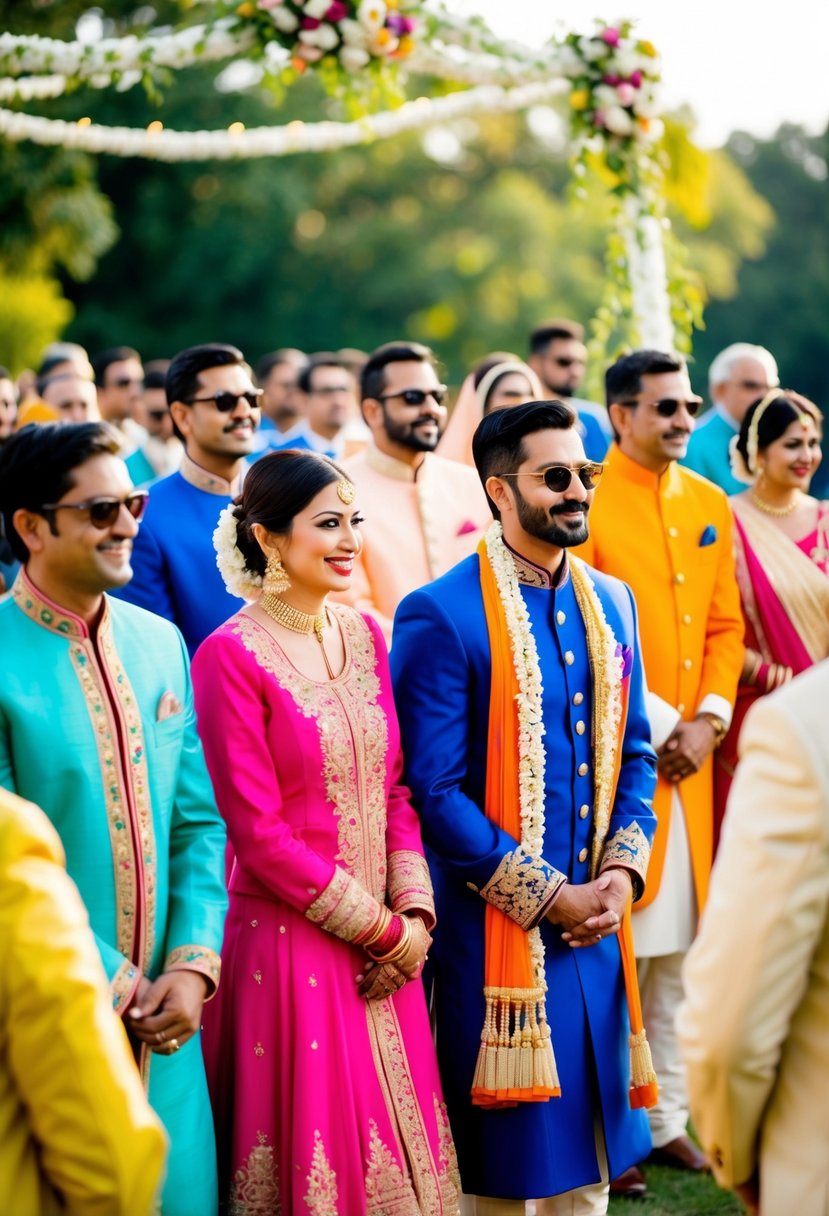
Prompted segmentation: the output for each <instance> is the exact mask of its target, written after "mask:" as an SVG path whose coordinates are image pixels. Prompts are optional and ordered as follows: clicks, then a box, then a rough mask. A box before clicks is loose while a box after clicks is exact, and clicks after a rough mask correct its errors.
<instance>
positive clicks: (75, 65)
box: [0, 0, 693, 349]
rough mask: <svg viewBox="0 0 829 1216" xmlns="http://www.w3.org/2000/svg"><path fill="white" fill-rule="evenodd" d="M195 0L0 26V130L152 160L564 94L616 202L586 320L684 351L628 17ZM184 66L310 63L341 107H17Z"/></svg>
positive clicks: (276, 146)
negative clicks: (72, 35) (124, 119)
mask: <svg viewBox="0 0 829 1216" xmlns="http://www.w3.org/2000/svg"><path fill="white" fill-rule="evenodd" d="M197 7H198V8H200V9H201V10H202V11H203V13H204V20H202V21H200V22H198V23H196V24H190V25H183V26H180V27H178V28H174V29H170V30H165V31H161V30H151V31H150V32H148V33H147V34H145V35H143V36H141V37H139V36H134V35H131V36H127V37H123V38H117V39H100V40H99V41H96V42H91V43H85V42H82V41H80V40H78V41H72V42H69V41H65V42H64V41H59V40H56V39H49V38H41V37H38V36H35V35H15V34H13V33H5V34H2V35H0V137H2V138H4V139H7V140H12V141H20V140H30V141H33V142H35V143H39V144H44V145H52V146H62V147H67V148H76V149H80V150H83V151H87V152H92V153H104V152H105V153H109V154H113V155H118V156H139V157H147V158H151V159H155V160H162V161H181V160H206V159H241V158H248V157H277V156H288V155H291V154H293V153H298V152H331V151H335V150H337V149H339V148H344V147H349V146H354V145H357V144H363V143H368V142H371V141H373V140H377V139H387V138H391V137H393V136H396V135H399V134H400V133H402V132H404V131H416V130H422V129H425V128H427V127H432V126H436V125H439V124H444V123H449V122H452V121H453V120H455V119H458V118H461V117H469V116H473V115H485V114H496V113H504V112H508V111H518V110H526V109H529V108H530V107H532V106H536V105H539V104H542V103H545V102H548V101H550V100H551V99H552V98H554V97H557V96H561V95H565V94H566V95H567V98H568V101H569V106H568V116H569V137H570V154H571V162H572V169H573V174H574V180H575V186H576V189H575V193H576V195H579V194H581V195H583V194H584V193H585V191H586V190H587V189H588V188H594V187H595V184H596V183H600V184H601V186H602V187H603V188H605V189H608V190H609V191H610V192H611V194H612V196H613V197H614V200H615V206H614V208H613V227H612V229H611V231H610V232H609V233H608V257H607V267H608V277H607V286H606V291H605V297H604V299H603V301H602V304H601V306H600V308H599V311H598V314H597V317H596V318H595V319H594V332H596V333H597V334H598V335H599V338H600V339H601V336H602V334H603V332H605V331H606V332H609V330H610V328H611V326H613V327H614V328H615V329H616V331H617V332H621V333H622V334H623V339H622V341H623V342H624V343H625V344H627V345H629V346H635V345H640V346H652V347H656V348H661V349H666V348H672V347H678V348H680V349H687V347H688V346H689V339H690V329H691V325H692V321H693V316H692V310H691V309H689V308H688V307H687V304H686V303H685V302H684V301H683V300H682V299H676V298H674V299H672V298H671V293H669V290H668V273H667V266H666V255H665V239H666V233H667V229H668V227H669V225H668V220H667V218H666V216H665V209H664V201H663V188H662V187H663V172H664V165H663V154H662V152H661V145H660V141H661V137H662V131H663V127H662V120H661V117H660V107H659V84H660V66H659V58H658V54H657V51H656V49H655V48H654V47H653V45H652V44H651V43H649V42H648V41H646V40H644V39H642V38H640V37H639V36H638V35H637V34H636V33H635V32H634V30H633V28H632V26H631V23H630V22H628V21H620V22H618V23H616V24H615V25H612V26H611V25H607V24H604V23H597V26H596V29H595V31H594V32H593V33H592V34H589V35H580V34H575V33H573V34H568V35H567V36H566V37H564V38H563V39H561V40H558V41H554V42H550V43H548V44H546V45H545V46H543V47H541V48H530V47H526V46H523V45H520V44H518V43H515V42H511V41H504V40H503V39H499V38H497V37H496V36H495V35H494V34H493V33H492V32H491V31H490V30H489V29H488V28H487V26H486V25H485V24H484V23H483V22H482V21H481V19H480V18H467V19H462V18H458V17H457V16H454V15H451V14H450V13H449V12H448V11H447V10H446V9H444V8H442V7H437V6H436V5H435V4H434V3H430V2H429V0H426V2H423V0H242V2H241V3H229V2H227V0H218V2H213V3H209V4H208V3H205V2H202V3H200V4H198V5H197ZM196 63H200V64H205V63H216V64H225V65H227V64H230V63H233V64H239V63H241V64H244V65H246V66H247V71H248V79H249V81H250V82H251V83H254V82H261V83H262V84H263V85H271V86H273V85H275V84H276V85H278V86H279V87H283V88H284V87H288V86H290V84H291V83H292V82H293V81H294V80H296V79H297V78H298V77H299V76H301V75H303V74H305V73H306V72H315V73H318V74H319V75H320V78H321V80H322V82H323V84H324V85H325V87H326V89H327V90H328V91H329V92H330V93H332V94H333V95H335V96H337V97H339V98H340V99H341V100H342V101H343V102H344V103H345V107H346V109H347V111H348V112H349V117H348V118H346V119H344V120H343V121H339V122H335V121H330V120H321V121H317V122H299V121H292V122H288V123H285V124H281V125H279V124H277V125H273V126H263V127H257V128H251V129H246V128H245V127H244V125H243V124H242V123H240V122H231V123H230V124H229V125H228V126H227V127H224V128H222V129H217V130H206V131H176V130H170V129H166V128H165V127H164V126H163V124H162V122H161V121H159V120H156V121H153V122H151V123H150V124H149V125H148V126H147V127H142V128H125V127H109V126H103V125H99V124H96V123H94V122H92V121H91V120H90V119H88V118H81V119H79V120H77V121H75V122H68V121H65V120H62V119H57V118H52V117H44V116H42V115H37V114H32V113H30V112H28V111H27V109H26V105H27V103H30V102H33V101H34V102H37V103H42V102H48V101H50V100H52V99H55V98H57V97H60V96H62V95H63V94H65V93H66V92H68V91H70V90H79V89H83V88H86V89H110V88H114V89H118V90H121V91H123V90H126V89H129V88H132V87H135V86H137V85H139V84H141V83H143V84H144V85H145V86H146V87H147V88H150V89H154V88H156V87H157V82H158V79H159V77H160V76H164V77H167V78H169V77H170V75H171V74H172V73H175V72H176V71H177V70H179V69H182V68H186V67H188V66H191V65H193V64H196ZM410 77H416V78H417V79H418V81H420V80H421V79H422V78H432V79H433V80H439V81H441V82H442V85H441V89H442V95H439V96H434V97H430V96H425V95H424V96H420V97H417V98H415V99H413V100H404V97H405V92H404V89H405V85H406V82H407V80H408V79H409V78H410ZM447 87H449V88H451V90H452V91H449V92H446V89H447Z"/></svg>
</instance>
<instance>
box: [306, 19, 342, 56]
mask: <svg viewBox="0 0 829 1216" xmlns="http://www.w3.org/2000/svg"><path fill="white" fill-rule="evenodd" d="M299 37H300V39H301V41H302V42H305V43H307V44H308V45H309V46H318V47H319V48H320V50H322V51H333V49H334V47H335V46H338V45H339V41H340V39H339V35H338V34H337V31H336V30H335V29H334V27H333V26H331V25H319V26H317V28H316V29H315V30H300V33H299Z"/></svg>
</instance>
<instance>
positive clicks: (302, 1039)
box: [193, 451, 458, 1216]
mask: <svg viewBox="0 0 829 1216" xmlns="http://www.w3.org/2000/svg"><path fill="white" fill-rule="evenodd" d="M360 522H361V520H360V515H359V511H358V502H357V499H356V491H355V487H354V486H353V485H352V483H351V482H349V481H348V480H347V479H346V477H345V476H344V474H343V473H342V472H341V471H340V470H339V469H338V468H337V466H336V465H335V464H333V463H332V462H331V461H330V460H327V459H326V458H325V457H322V456H317V455H315V454H312V453H305V452H302V453H300V452H295V451H284V452H275V453H272V454H271V455H269V456H265V457H264V458H262V459H261V460H259V461H258V462H257V463H256V464H254V465H253V467H252V468H251V470H250V472H249V473H248V475H247V478H246V480H245V484H244V489H243V491H242V494H241V495H240V497H239V498H237V499H236V501H235V504H233V505H231V506H229V507H227V508H226V509H225V511H224V512H223V513H222V516H221V518H220V521H219V526H218V528H217V530H216V534H215V537H214V541H215V543H216V548H217V553H218V562H219V567H220V569H221V570H222V573H223V574H224V576H225V581H226V582H227V583H228V585H229V589H230V588H232V589H233V593H234V594H237V595H244V596H245V598H247V599H249V600H252V599H254V598H255V597H258V598H255V602H254V603H251V604H249V605H248V606H247V607H245V608H244V609H243V610H242V611H241V612H239V613H238V614H237V615H236V616H234V617H232V618H231V619H230V620H229V621H227V622H226V624H224V625H222V626H221V627H220V628H219V629H217V630H216V631H215V633H213V634H211V636H210V637H209V638H207V639H206V641H205V642H204V643H203V644H202V646H201V648H200V649H199V651H198V653H197V655H196V657H195V660H194V663H193V680H194V684H195V689H196V702H197V709H198V716H199V728H200V733H201V736H202V740H203V743H204V749H205V753H206V755H207V762H208V766H209V768H210V772H211V776H212V778H213V782H214V785H215V789H216V795H217V798H218V802H219V806H220V808H221V810H222V813H223V815H224V817H225V819H226V821H227V828H228V835H229V838H230V844H231V847H232V851H233V854H234V856H233V860H232V866H231V870H230V882H229V886H230V911H229V915H228V921H227V930H226V936H225V944H224V950H223V968H224V982H223V984H222V989H221V993H220V994H219V996H217V998H216V1000H214V1001H213V1002H212V1004H211V1006H210V1009H209V1011H207V1012H206V1016H205V1029H204V1040H205V1061H206V1064H207V1069H208V1079H209V1082H210V1086H211V1094H212V1099H213V1105H214V1112H215V1118H216V1132H217V1140H218V1146H219V1161H220V1171H221V1177H222V1195H223V1211H225V1212H227V1213H231V1214H233V1216H276V1214H277V1213H280V1214H282V1216H287V1214H288V1213H291V1214H296V1216H298V1214H299V1213H302V1216H309V1214H311V1216H362V1214H363V1213H366V1214H367V1216H368V1214H377V1216H379V1214H380V1213H388V1214H389V1216H392V1214H393V1216H427V1214H428V1216H432V1214H433V1213H434V1214H435V1216H444V1214H450V1213H451V1214H452V1216H454V1214H455V1213H456V1212H457V1210H458V1196H457V1187H456V1166H455V1155H454V1150H453V1147H452V1141H451V1136H450V1133H449V1126H448V1122H447V1118H446V1112H445V1108H444V1104H443V1097H442V1094H441V1089H440V1082H439V1079H438V1073H437V1064H436V1059H435V1053H434V1048H433V1044H432V1038H431V1032H430V1026H429V1019H428V1014H427V1009H426V1002H425V999H424V993H423V986H422V983H421V981H420V971H421V969H422V966H423V962H424V959H425V956H426V950H427V948H428V945H429V943H430V941H431V939H430V936H429V931H430V930H431V929H432V927H433V925H434V911H433V901H432V892H431V884H430V882H429V874H428V870H427V867H426V862H425V860H424V857H423V849H422V845H421V840H420V831H419V826H418V820H417V817H416V815H415V812H414V811H413V810H412V807H411V806H410V804H409V794H408V791H407V790H406V789H405V788H404V787H403V786H401V785H400V773H401V763H402V762H401V755H400V738H399V731H398V725H397V718H396V715H395V711H394V705H393V702H392V693H391V684H390V680H389V671H388V658H387V655H386V650H385V645H384V642H383V638H382V634H381V633H380V630H379V628H378V626H377V625H376V624H375V623H374V622H373V621H372V620H371V619H370V618H369V617H364V616H362V615H361V614H359V613H358V612H356V611H355V610H353V609H351V608H348V607H346V606H344V605H340V604H334V603H331V604H329V603H328V602H327V596H328V593H329V592H331V591H340V590H343V589H344V588H346V587H347V586H348V583H349V579H350V575H351V568H352V566H353V562H354V558H355V556H356V554H357V553H358V552H359V549H360V532H359V524H360Z"/></svg>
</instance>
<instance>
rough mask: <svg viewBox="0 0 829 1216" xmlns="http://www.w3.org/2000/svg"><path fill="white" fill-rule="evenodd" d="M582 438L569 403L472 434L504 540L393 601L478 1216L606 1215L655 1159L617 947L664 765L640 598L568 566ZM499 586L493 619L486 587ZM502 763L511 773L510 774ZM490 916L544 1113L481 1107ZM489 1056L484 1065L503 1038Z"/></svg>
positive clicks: (448, 1066) (450, 1053)
mask: <svg viewBox="0 0 829 1216" xmlns="http://www.w3.org/2000/svg"><path fill="white" fill-rule="evenodd" d="M574 420H575V419H574V415H573V413H572V411H571V410H570V409H569V408H568V407H567V406H565V405H562V404H561V403H560V402H532V403H529V404H527V405H523V406H517V407H515V408H514V409H511V410H503V411H500V412H497V413H494V414H491V415H489V416H488V417H487V418H485V419H484V420H483V422H482V423H481V424H480V426H479V427H478V430H477V432H476V434H475V438H474V440H473V453H474V457H475V463H476V466H477V468H478V472H479V475H480V477H481V481H482V482H483V484H484V488H485V490H486V493H487V496H488V498H489V502H490V506H491V508H492V511H493V514H494V515H495V517H496V521H497V522H496V523H495V524H494V525H493V527H492V529H491V531H490V533H489V534H488V536H487V538H486V540H485V542H482V547H481V549H480V550H479V553H478V554H476V555H475V556H473V557H470V558H468V559H467V560H466V561H463V562H461V563H460V564H459V565H457V566H455V567H454V569H452V570H450V571H449V573H448V574H446V575H444V576H443V577H442V578H439V579H438V580H436V581H435V582H434V583H432V584H430V585H429V586H426V587H423V588H421V589H420V590H418V591H415V592H413V593H412V594H411V595H409V596H408V597H407V598H406V599H404V600H403V602H402V604H401V605H400V608H399V609H398V612H397V616H396V618H395V626H394V638H393V646H392V652H391V653H392V672H393V677H394V684H395V699H396V702H397V707H398V713H399V716H400V723H401V727H402V732H403V745H404V754H405V756H406V771H407V780H408V783H409V784H410V785H411V787H412V791H413V796H414V802H415V805H416V806H417V807H418V809H419V812H420V815H421V817H422V822H423V834H424V839H425V842H426V845H427V848H428V851H429V858H430V864H431V867H432V875H433V880H434V884H435V893H436V898H437V907H438V928H437V930H436V933H435V941H434V947H433V949H432V951H431V959H432V963H433V967H434V985H435V1009H436V1015H437V1043H438V1053H439V1057H440V1063H441V1071H442V1078H443V1084H444V1089H445V1093H446V1099H447V1103H448V1107H449V1115H450V1120H451V1125H452V1132H453V1135H454V1138H455V1142H456V1145H457V1150H458V1157H459V1163H460V1170H461V1180H462V1183H463V1190H464V1193H465V1199H464V1203H465V1204H466V1207H465V1208H464V1209H462V1210H463V1211H464V1212H465V1213H469V1214H476V1216H483V1213H486V1214H487V1216H496V1214H497V1216H502V1214H503V1216H508V1214H509V1216H519V1214H523V1211H524V1201H525V1200H526V1199H532V1198H534V1199H537V1200H539V1203H538V1207H537V1211H538V1213H539V1216H559V1214H561V1213H565V1212H566V1213H569V1214H574V1213H602V1212H605V1211H606V1210H607V1203H608V1178H612V1177H615V1176H616V1175H617V1174H619V1173H620V1172H621V1171H622V1170H624V1169H625V1168H626V1167H627V1166H629V1165H631V1164H633V1163H634V1162H636V1161H639V1160H641V1159H642V1157H643V1156H645V1155H647V1153H648V1151H649V1148H650V1137H649V1132H648V1126H647V1120H646V1118H645V1115H644V1112H643V1111H641V1110H632V1109H631V1106H630V1098H629V1085H630V1071H629V1069H630V1061H629V1058H628V1031H629V1025H628V1012H627V1008H626V1004H625V985H624V978H623V969H622V963H621V956H620V950H619V945H618V941H617V938H616V936H615V935H616V932H617V930H618V929H619V925H620V922H621V920H622V918H623V916H625V914H626V913H625V909H626V908H627V906H628V902H629V900H630V899H631V895H632V897H633V898H634V899H636V898H637V897H638V896H639V895H641V893H642V891H643V889H644V881H645V875H646V871H647V861H648V856H649V852H650V840H651V839H652V836H653V831H654V828H655V819H654V815H653V811H652V809H651V798H652V795H653V791H654V786H655V757H654V753H653V750H652V748H651V746H650V733H649V726H648V720H647V716H646V713H645V705H644V682H643V675H642V663H641V657H640V654H639V641H638V636H637V627H636V610H635V604H634V601H633V597H632V595H631V593H630V591H629V589H628V588H627V587H626V586H625V585H624V584H623V583H621V582H619V581H618V580H616V579H613V578H611V577H609V576H606V575H602V574H600V573H598V572H597V571H594V570H592V569H590V568H589V567H587V566H585V564H584V563H582V562H580V561H579V560H578V559H575V558H569V557H568V555H567V552H566V550H567V548H568V547H569V546H571V545H575V544H578V543H580V542H581V541H583V540H584V539H585V537H586V535H587V512H588V510H589V507H590V502H591V500H592V497H593V486H594V484H595V482H596V480H597V479H598V476H599V474H600V473H601V466H597V465H594V464H592V463H590V462H587V461H585V457H584V449H583V446H582V442H581V439H580V437H579V435H578V433H577V431H576V430H575V429H574ZM490 571H491V573H492V576H493V577H494V582H493V581H492V578H491V577H490ZM487 578H489V580H490V581H489V583H487ZM496 585H497V596H496V597H495V600H497V604H498V607H497V608H496V609H493V608H492V604H493V602H494V601H493V595H492V592H491V590H490V592H489V593H487V590H486V588H487V586H489V587H490V588H491V587H494V586H496ZM498 613H500V614H501V617H502V618H503V620H504V621H505V622H506V627H507V630H508V633H509V638H510V642H511V645H510V647H509V649H510V651H511V655H512V658H511V660H503V659H502V658H497V657H496V656H498V655H501V654H502V653H503V652H504V649H505V648H504V647H503V646H493V645H492V639H494V638H497V637H499V636H500V637H501V638H503V637H504V636H506V635H505V634H504V633H503V631H502V632H501V634H500V635H499V634H497V632H493V629H494V626H493V619H494V618H495V616H497V615H498ZM505 662H511V663H512V664H513V666H514V675H515V678H516V679H517V682H518V688H519V695H518V696H517V698H516V701H517V704H518V705H519V710H518V718H519V723H518V740H519V742H518V752H519V756H518V773H519V776H518V778H517V784H518V787H519V789H520V790H521V824H520V828H517V829H516V828H513V830H512V831H506V830H504V828H503V827H502V826H499V822H500V823H503V822H504V821H503V820H501V821H499V819H498V814H499V810H498V807H497V805H494V804H496V803H497V802H498V799H497V798H496V799H494V800H493V799H491V798H490V793H489V791H490V786H491V784H492V782H494V781H497V778H498V773H494V772H493V771H492V767H491V766H490V769H489V771H488V762H489V761H490V760H491V755H492V754H495V752H496V747H497V746H498V745H499V740H500V739H501V738H502V737H503V728H502V727H498V728H497V729H496V731H495V733H493V722H492V720H491V711H492V703H493V699H494V697H495V692H494V690H495V688H496V684H495V683H493V680H492V677H493V674H494V671H495V669H496V667H497V666H499V665H500V666H503V665H504V663H505ZM512 675H513V673H512V672H507V677H508V678H511V677H512ZM534 696H535V698H536V701H535V702H534V703H535V705H536V709H535V710H534V711H533V709H532V705H533V700H532V699H533V697H534ZM510 698H511V694H508V695H507V697H506V704H507V706H509V704H510ZM507 712H508V713H511V712H512V710H511V709H509V708H508V710H507ZM499 732H500V734H499ZM514 763H515V757H510V756H508V755H506V753H504V763H503V767H507V766H508V765H510V764H514ZM534 799H535V802H534ZM533 806H535V810H533ZM492 908H495V909H497V910H498V911H499V912H501V913H504V914H505V916H506V918H507V920H509V921H511V922H513V925H511V926H509V927H510V928H511V929H512V930H513V932H514V925H515V924H517V925H518V926H519V927H520V929H521V930H523V931H524V932H523V933H521V934H519V935H518V938H517V939H516V938H514V937H513V938H511V939H509V940H511V941H514V942H517V945H516V949H517V950H519V951H520V950H521V949H522V948H523V946H522V942H523V939H524V937H525V936H526V937H527V938H528V939H532V938H533V935H534V934H535V935H536V941H535V942H534V943H533V944H532V947H531V950H530V955H531V958H532V959H533V960H535V962H534V963H533V966H536V968H537V970H536V976H537V977H538V980H539V984H540V988H539V989H537V990H536V991H537V992H540V993H542V994H543V992H544V984H546V995H545V996H543V995H542V999H541V1002H540V1007H539V1009H538V1010H537V1011H536V1013H537V1014H538V1019H537V1020H539V1021H543V1019H544V1017H545V1016H546V1022H547V1024H548V1025H549V1031H550V1035H551V1039H552V1049H553V1052H554V1054H555V1059H556V1062H557V1067H558V1084H559V1086H560V1096H552V1097H550V1098H549V1099H548V1100H541V1101H539V1100H535V1099H533V1100H523V1099H522V1097H521V1096H519V1097H518V1099H517V1100H515V1101H512V1102H502V1101H500V1100H498V1099H500V1098H501V1097H503V1095H504V1094H505V1093H506V1091H504V1090H501V1089H499V1090H497V1091H493V1094H490V1096H488V1097H487V1096H485V1097H484V1098H483V1099H482V1098H480V1097H479V1096H477V1095H480V1093H481V1085H480V1082H481V1078H482V1076H483V1072H482V1071H481V1063H480V1059H482V1058H483V1056H484V1049H483V1048H482V1047H481V1044H482V1042H484V1043H486V1041H487V1027H489V1028H490V1029H491V1027H492V1021H491V1018H490V1013H491V1008H492V1007H494V1005H497V1003H498V999H499V998H500V997H501V996H502V995H503V993H504V992H505V991H506V990H505V989H503V988H500V987H495V988H494V987H493V986H492V985H493V983H499V982H500V981H498V980H497V978H496V977H497V974H498V965H499V961H498V960H497V959H493V958H492V957H490V946H489V945H488V942H489V940H490V922H489V917H490V916H491V915H492V913H491V909H492ZM628 915H629V913H628ZM538 926H540V932H538V933H537V927H538ZM539 960H541V961H540V963H539ZM501 962H503V960H501ZM539 973H540V974H539ZM485 985H486V986H487V992H486V995H485V993H484V988H485ZM510 991H513V992H514V991H517V990H510ZM493 994H494V995H493ZM519 995H521V994H519ZM485 1020H486V1023H487V1025H486V1026H485ZM511 1025H515V1026H516V1027H517V1029H518V1030H519V1034H518V1041H519V1042H520V1040H521V1034H522V1033H523V1034H524V1036H525V1040H526V1038H527V1037H528V1036H529V1034H530V1032H531V1031H532V1033H533V1034H534V1033H535V1030H536V1027H535V1024H534V1022H533V1021H532V1020H530V1021H529V1022H527V1023H525V1027H529V1028H525V1029H524V1030H523V1031H521V1029H520V1023H515V1024H511ZM482 1028H483V1030H484V1033H483V1034H482ZM502 1030H503V1027H502ZM542 1033H543V1032H542ZM505 1041H506V1040H505V1038H504V1035H503V1034H502V1035H501V1039H500V1042H501V1043H502V1044H503V1043H504V1042H505ZM492 1042H493V1043H494V1044H495V1046H494V1047H493V1048H492V1051H493V1053H494V1054H493V1056H492V1058H493V1059H495V1058H496V1056H497V1054H498V1052H499V1050H500V1048H499V1047H498V1046H497V1042H498V1040H497V1036H496V1038H494V1039H492ZM479 1052H480V1053H481V1056H480V1059H479ZM523 1058H524V1059H527V1057H526V1056H524V1057H523ZM505 1067H506V1065H505ZM499 1075H500V1074H499ZM517 1075H518V1072H516V1076H517ZM498 1084H499V1085H500V1084H501V1082H500V1081H499V1082H498ZM473 1088H475V1091H476V1097H475V1099H474V1100H473V1098H472V1096H471V1091H472V1089H473ZM513 1092H514V1091H512V1090H510V1091H509V1096H510V1097H511V1096H512V1095H513ZM521 1092H522V1093H524V1092H525V1091H521ZM534 1092H535V1093H540V1092H541V1090H536V1091H534ZM547 1092H548V1093H555V1092H556V1090H555V1089H549V1088H548V1089H547ZM496 1094H497V1097H496V1096H495V1095H496ZM480 1103H482V1104H480Z"/></svg>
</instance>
